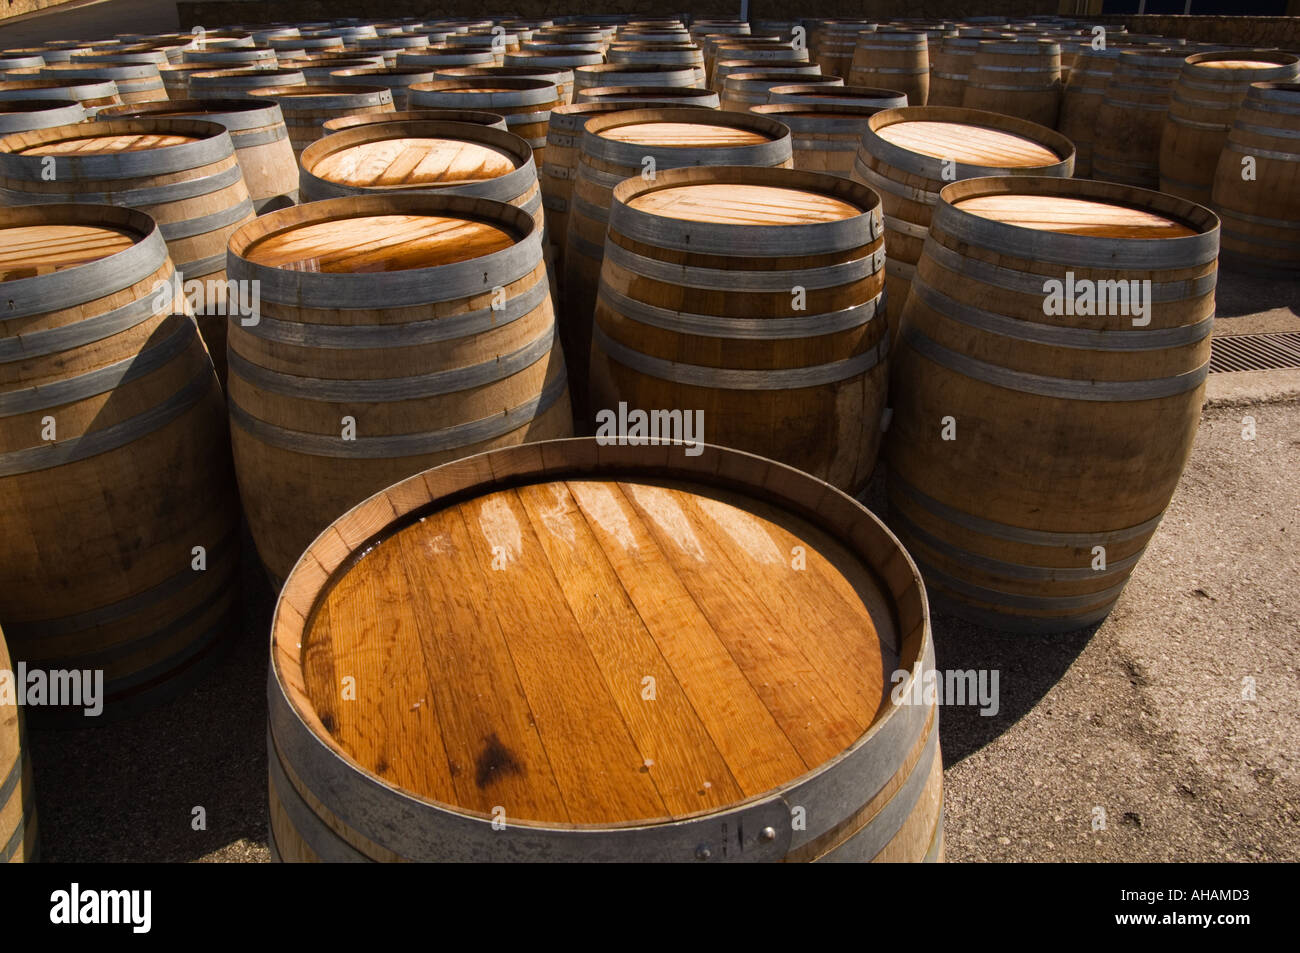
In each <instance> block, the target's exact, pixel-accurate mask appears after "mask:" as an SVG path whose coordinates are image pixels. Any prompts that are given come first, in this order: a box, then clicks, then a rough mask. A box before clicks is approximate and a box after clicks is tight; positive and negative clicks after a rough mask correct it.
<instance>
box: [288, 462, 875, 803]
mask: <svg viewBox="0 0 1300 953" xmlns="http://www.w3.org/2000/svg"><path fill="white" fill-rule="evenodd" d="M792 552H802V553H804V554H805V556H806V564H805V568H804V569H802V570H801V571H792V570H791V553H792ZM812 607H816V609H815V611H814V610H813V608H812ZM828 617H829V619H830V620H831V621H830V624H827V622H828ZM896 637H897V635H896V633H895V632H894V629H893V622H892V621H891V615H890V610H889V597H888V596H887V595H886V594H885V592H884V591H883V590H882V589H881V588H880V584H879V582H878V581H877V580H876V578H875V577H874V576H872V574H871V573H869V572H866V571H864V569H863V567H862V565H861V563H860V561H859V560H857V559H855V558H854V557H853V556H851V555H850V553H849V552H848V550H846V549H845V548H844V547H843V545H842V544H841V543H839V542H838V541H836V540H834V539H832V538H831V537H830V536H829V535H828V534H827V533H825V532H824V531H822V530H820V529H818V528H817V527H816V526H814V525H813V524H811V523H808V522H806V521H805V520H804V519H802V518H801V517H798V516H795V515H793V514H792V513H790V512H788V511H784V510H781V509H779V508H777V507H774V506H770V505H768V504H766V503H765V502H763V501H762V500H761V499H760V498H758V497H757V496H750V495H748V494H747V493H746V492H743V491H740V490H729V489H725V488H718V487H711V486H706V485H704V484H700V483H694V482H691V481H684V480H659V479H654V478H648V477H647V476H646V475H639V476H631V477H629V478H627V479H618V478H615V477H612V476H610V477H603V476H592V477H589V478H578V479H555V480H542V481H539V482H534V483H530V484H525V485H520V486H514V487H506V488H497V489H495V490H493V491H491V492H488V493H485V494H483V495H480V496H477V497H475V498H473V499H470V500H467V501H463V502H458V503H452V504H451V505H448V506H445V507H443V508H441V509H437V510H435V511H433V512H429V513H425V514H423V515H422V516H421V517H420V518H419V519H417V520H413V521H408V522H406V523H405V524H401V523H399V524H394V526H393V527H392V528H391V530H390V531H385V532H384V533H381V536H380V538H379V539H377V540H376V541H374V542H373V543H372V544H370V545H368V546H367V547H366V548H365V550H364V553H363V554H360V555H359V558H356V559H355V560H354V561H353V562H351V564H348V565H345V567H342V568H341V570H340V571H339V572H338V573H336V574H335V577H334V579H333V582H332V585H331V586H330V587H329V588H328V590H327V591H326V592H324V593H323V594H322V595H321V596H320V597H319V598H318V599H317V600H316V607H315V609H314V610H313V612H312V613H311V616H310V618H309V619H308V621H307V625H306V628H305V630H304V632H303V635H302V645H301V658H302V667H303V676H304V684H305V689H306V695H307V697H308V699H309V700H310V703H311V705H312V707H313V708H314V713H315V714H316V715H317V716H318V717H319V720H320V723H321V724H322V725H323V726H324V727H325V729H326V730H327V731H328V732H329V733H330V736H331V739H332V742H333V743H334V744H336V745H338V746H339V747H340V748H341V749H342V750H343V751H344V752H346V753H347V754H348V755H349V756H350V757H351V758H353V759H354V760H355V761H356V762H357V763H359V764H360V765H361V766H362V767H364V768H365V769H366V770H368V771H370V772H372V773H373V774H376V775H378V776H380V777H382V778H384V779H385V780H386V781H388V782H389V783H392V784H396V785H398V786H400V787H401V788H403V789H404V790H407V791H410V792H413V793H415V794H418V795H422V796H424V797H426V798H429V799H432V800H434V801H436V802H439V803H442V804H447V805H450V806H452V807H454V808H455V809H457V810H460V811H464V812H468V813H473V814H477V815H480V816H484V815H487V816H490V815H491V814H492V812H493V809H494V808H496V807H497V806H498V805H504V806H505V810H506V812H507V815H508V816H509V817H511V818H513V819H515V820H522V821H533V822H541V823H561V824H562V823H573V824H621V823H626V822H630V821H650V820H666V819H677V818H683V817H689V816H691V815H695V814H698V813H700V812H704V811H711V810H717V809H719V808H721V807H725V806H727V805H731V804H734V803H736V802H738V801H741V800H744V799H745V798H748V797H753V796H755V795H758V794H761V793H763V792H765V791H770V790H772V789H774V788H777V787H779V786H781V785H784V784H786V783H788V782H790V781H792V780H794V779H795V778H797V777H800V776H801V775H804V774H805V773H806V772H808V771H810V770H812V769H814V768H817V767H818V766H820V765H823V764H825V763H826V762H827V761H828V760H830V759H833V758H835V757H837V756H838V755H840V754H841V753H843V752H844V751H845V750H846V749H848V748H849V747H850V746H851V745H853V744H854V742H855V741H857V740H858V739H859V738H861V737H862V735H863V733H864V732H865V731H866V730H867V728H868V727H869V726H870V725H871V724H872V723H873V721H874V720H875V719H876V716H877V713H878V712H879V711H880V710H881V707H882V704H884V703H885V700H886V694H887V692H886V688H885V685H886V679H887V674H886V673H887V672H888V671H890V670H892V669H893V668H894V667H895V666H896V665H897V659H896V656H895V654H894V650H893V649H891V648H888V646H890V645H893V644H895V640H896ZM346 676H351V677H353V678H354V679H355V684H356V686H357V690H356V693H355V696H356V697H355V700H348V701H342V700H340V689H339V685H340V679H342V678H344V677H346ZM647 676H649V677H650V679H651V683H652V684H653V694H654V699H655V700H653V701H648V700H646V694H645V693H646V691H647V688H646V685H647V683H646V681H645V680H646V678H647ZM646 706H654V708H653V709H649V708H647V707H646Z"/></svg>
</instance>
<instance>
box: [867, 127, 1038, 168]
mask: <svg viewBox="0 0 1300 953" xmlns="http://www.w3.org/2000/svg"><path fill="white" fill-rule="evenodd" d="M877 132H878V134H879V135H880V137H881V138H882V139H884V140H885V141H886V142H891V143H893V144H894V145H896V146H899V147H900V148H903V149H909V150H911V151H912V152H919V153H921V154H922V155H927V156H934V157H935V158H939V159H952V160H954V161H957V162H962V163H969V164H971V165H986V166H998V167H1000V168H1016V167H1019V166H1032V165H1051V164H1053V163H1056V162H1058V161H1060V157H1059V156H1058V155H1057V154H1056V153H1055V152H1053V151H1052V150H1051V149H1048V148H1047V147H1046V146H1044V145H1041V144H1040V143H1037V142H1034V141H1033V140H1032V139H1026V138H1025V137H1024V136H1017V135H1015V134H1013V133H1009V132H1003V131H1001V130H999V129H988V128H985V127H984V126H973V125H969V124H966V123H956V122H896V123H893V124H891V125H888V126H885V127H884V128H883V129H879V130H877Z"/></svg>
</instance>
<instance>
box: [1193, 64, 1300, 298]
mask: <svg viewBox="0 0 1300 953" xmlns="http://www.w3.org/2000/svg"><path fill="white" fill-rule="evenodd" d="M1297 182H1300V83H1255V84H1254V85H1252V86H1251V88H1250V92H1249V93H1248V94H1247V95H1246V100H1245V102H1243V103H1242V104H1241V107H1240V108H1239V109H1238V110H1237V117H1236V119H1235V120H1234V121H1233V124H1232V131H1231V132H1229V133H1228V141H1227V144H1226V145H1225V146H1224V149H1223V154H1222V156H1220V158H1219V166H1218V168H1217V170H1216V171H1215V175H1214V193H1213V196H1214V197H1213V208H1214V210H1215V211H1216V212H1218V213H1219V215H1220V216H1221V217H1222V218H1223V263H1224V266H1225V267H1230V268H1232V269H1233V270H1237V271H1250V272H1254V273H1256V274H1264V275H1272V276H1274V277H1278V278H1292V279H1294V278H1295V276H1296V275H1297V274H1300V228H1297V223H1300V188H1297V186H1296V183H1297Z"/></svg>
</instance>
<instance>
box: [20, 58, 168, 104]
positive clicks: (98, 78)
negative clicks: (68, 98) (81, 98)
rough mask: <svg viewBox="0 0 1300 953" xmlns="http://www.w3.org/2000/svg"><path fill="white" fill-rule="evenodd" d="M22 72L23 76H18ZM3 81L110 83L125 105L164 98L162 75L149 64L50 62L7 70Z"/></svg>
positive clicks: (165, 96)
mask: <svg viewBox="0 0 1300 953" xmlns="http://www.w3.org/2000/svg"><path fill="white" fill-rule="evenodd" d="M19 73H21V74H22V75H19ZM5 78H6V79H10V80H15V79H57V80H58V81H59V82H61V83H63V84H65V85H75V84H77V83H103V82H109V81H111V82H112V83H114V84H115V85H116V87H117V94H118V96H119V97H121V100H122V102H124V103H145V102H151V101H153V100H157V99H166V98H167V90H165V89H164V88H163V83H162V75H161V74H160V73H159V72H158V67H157V66H154V65H153V64H152V63H124V64H118V65H99V66H92V65H87V64H82V63H52V64H50V65H49V66H42V67H41V68H40V69H36V70H21V71H13V70H10V71H8V72H6V74H5Z"/></svg>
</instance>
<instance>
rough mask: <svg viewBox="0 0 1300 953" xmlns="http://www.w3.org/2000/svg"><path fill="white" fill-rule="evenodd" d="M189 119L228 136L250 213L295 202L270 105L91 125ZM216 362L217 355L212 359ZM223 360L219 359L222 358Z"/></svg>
mask: <svg viewBox="0 0 1300 953" xmlns="http://www.w3.org/2000/svg"><path fill="white" fill-rule="evenodd" d="M165 116H172V117H187V116H188V117H194V118H201V119H204V120H207V121H208V122H215V123H219V124H220V125H222V126H224V127H225V129H226V132H228V133H230V141H231V144H232V145H234V147H235V156H236V157H237V158H238V160H239V168H240V170H241V171H242V172H243V175H244V185H245V187H246V188H247V189H248V196H249V199H250V200H251V201H252V203H253V210H254V211H255V212H258V213H261V212H263V211H266V210H267V208H268V207H269V206H272V205H277V206H278V205H282V204H284V203H285V202H291V203H292V202H296V201H297V200H298V163H297V162H296V161H295V160H294V157H293V147H292V146H291V145H289V133H288V130H286V129H285V127H284V116H283V115H282V114H281V112H280V107H279V106H278V105H276V104H275V103H264V102H258V101H256V100H251V99H180V100H169V101H168V102H165V103H136V104H133V105H129V106H114V107H109V108H107V109H101V110H100V111H99V112H98V113H97V114H96V116H95V118H96V119H101V120H104V119H156V118H161V117H165ZM214 357H216V355H214ZM221 360H224V357H222V358H221Z"/></svg>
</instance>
